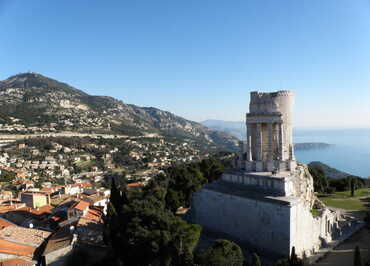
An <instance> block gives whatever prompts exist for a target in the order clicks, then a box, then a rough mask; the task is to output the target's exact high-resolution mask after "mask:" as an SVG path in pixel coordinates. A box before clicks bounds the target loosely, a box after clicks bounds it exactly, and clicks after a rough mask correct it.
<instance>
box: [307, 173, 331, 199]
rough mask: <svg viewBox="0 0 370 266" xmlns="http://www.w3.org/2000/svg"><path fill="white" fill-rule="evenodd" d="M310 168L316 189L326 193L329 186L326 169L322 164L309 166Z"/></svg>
mask: <svg viewBox="0 0 370 266" xmlns="http://www.w3.org/2000/svg"><path fill="white" fill-rule="evenodd" d="M308 170H309V172H310V174H311V175H312V178H313V185H314V189H315V191H316V192H321V193H325V192H326V191H327V189H328V187H329V181H328V178H327V177H326V175H325V172H324V170H323V169H322V168H321V167H320V166H316V167H308Z"/></svg>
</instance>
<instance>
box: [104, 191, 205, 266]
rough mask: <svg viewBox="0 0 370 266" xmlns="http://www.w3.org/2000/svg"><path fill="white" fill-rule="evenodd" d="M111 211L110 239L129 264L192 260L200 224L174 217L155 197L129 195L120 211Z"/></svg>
mask: <svg viewBox="0 0 370 266" xmlns="http://www.w3.org/2000/svg"><path fill="white" fill-rule="evenodd" d="M112 205H113V204H112ZM110 212H111V211H110V210H109V212H108V213H109V215H108V216H109V219H108V220H107V221H106V228H107V235H108V236H109V237H107V240H108V241H109V243H110V244H111V246H112V248H113V250H114V254H115V257H117V258H119V260H120V261H122V262H123V263H125V264H126V265H186V262H187V261H189V260H192V253H193V250H194V248H195V246H196V245H197V243H198V241H199V237H200V232H201V227H200V226H198V225H192V224H188V223H186V222H185V221H184V220H182V219H181V218H180V217H177V216H175V215H174V214H173V213H172V212H171V211H169V210H167V209H165V206H164V204H163V202H161V201H159V200H158V199H157V198H155V197H154V196H147V197H145V198H140V196H138V197H137V198H134V199H132V198H130V201H129V202H125V203H124V204H123V208H122V210H121V212H119V213H112V214H110Z"/></svg>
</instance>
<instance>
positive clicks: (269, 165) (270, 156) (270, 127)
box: [267, 123, 275, 172]
mask: <svg viewBox="0 0 370 266" xmlns="http://www.w3.org/2000/svg"><path fill="white" fill-rule="evenodd" d="M267 126H268V132H269V143H268V158H267V171H269V172H272V171H274V170H275V165H274V154H273V150H272V146H273V143H272V140H273V134H274V132H273V123H268V125H267Z"/></svg>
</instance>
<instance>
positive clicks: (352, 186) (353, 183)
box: [349, 178, 356, 197]
mask: <svg viewBox="0 0 370 266" xmlns="http://www.w3.org/2000/svg"><path fill="white" fill-rule="evenodd" d="M349 182H350V187H351V197H354V196H355V189H356V183H355V182H356V180H355V179H354V178H350V181H349Z"/></svg>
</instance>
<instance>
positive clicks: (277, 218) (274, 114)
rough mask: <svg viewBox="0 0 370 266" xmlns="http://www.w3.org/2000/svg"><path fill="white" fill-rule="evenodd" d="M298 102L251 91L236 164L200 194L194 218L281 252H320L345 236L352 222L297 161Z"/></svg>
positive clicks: (264, 248) (235, 237) (283, 94)
mask: <svg viewBox="0 0 370 266" xmlns="http://www.w3.org/2000/svg"><path fill="white" fill-rule="evenodd" d="M293 103H294V94H293V92H291V91H278V92H274V93H261V92H252V93H251V102H250V106H249V113H248V114H247V116H246V123H247V142H242V143H241V144H240V152H239V154H238V156H237V158H236V167H235V168H234V169H229V170H227V171H225V173H224V174H223V175H222V177H221V178H220V179H219V180H217V181H215V182H213V183H211V184H207V185H205V186H204V187H203V189H202V190H200V191H198V192H196V193H194V195H193V201H192V206H191V210H190V212H189V213H188V216H187V217H188V219H189V220H190V221H191V222H193V223H197V224H200V225H202V226H203V228H204V229H205V230H207V231H211V232H214V233H220V234H222V235H227V236H228V238H230V239H232V240H234V241H237V242H238V243H240V244H243V243H246V244H248V245H250V246H253V247H255V248H257V249H258V250H261V251H265V252H267V253H269V254H274V255H280V256H281V255H283V256H288V255H289V254H290V251H291V250H292V247H295V249H296V252H297V253H298V254H300V255H302V254H303V253H306V255H311V254H314V253H315V252H317V251H318V250H319V249H320V248H321V247H323V246H325V245H326V244H327V243H330V242H331V241H332V240H333V239H336V238H338V237H340V236H341V235H342V234H343V230H344V228H347V227H348V226H349V225H350V224H351V222H350V221H347V220H346V219H344V217H342V216H341V215H339V214H338V213H337V212H335V211H333V210H330V209H328V208H326V207H325V206H324V205H323V204H321V203H320V202H319V201H318V200H317V198H316V196H315V193H314V187H313V179H312V176H311V175H310V173H309V171H308V168H307V166H306V165H303V164H300V163H297V162H296V160H295V157H294V148H293V133H292V131H293V124H292V116H293V115H292V114H293ZM315 206H316V207H317V206H319V207H318V209H319V215H317V216H315V217H314V216H313V215H312V209H313V208H314V207H315ZM316 207H315V208H316Z"/></svg>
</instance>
